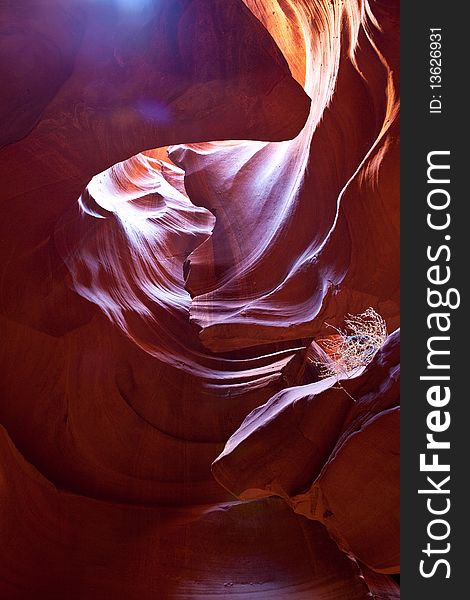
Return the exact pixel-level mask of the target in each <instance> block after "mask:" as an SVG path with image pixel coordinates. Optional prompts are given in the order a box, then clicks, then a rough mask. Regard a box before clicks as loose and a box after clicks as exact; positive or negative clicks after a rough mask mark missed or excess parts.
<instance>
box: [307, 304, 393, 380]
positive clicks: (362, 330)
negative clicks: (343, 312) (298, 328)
mask: <svg viewBox="0 0 470 600" xmlns="http://www.w3.org/2000/svg"><path fill="white" fill-rule="evenodd" d="M344 324H345V328H344V330H341V329H338V328H336V327H334V326H333V325H328V327H333V329H335V331H336V332H337V335H333V336H331V337H326V338H322V339H319V340H317V343H318V344H319V346H320V347H321V348H322V350H324V352H325V360H324V361H321V362H317V366H318V367H319V370H320V377H321V378H325V377H332V376H334V377H347V376H348V374H350V373H351V371H354V370H355V369H357V368H358V367H365V366H366V365H368V364H369V363H370V361H371V360H372V359H373V358H374V356H375V354H376V352H377V351H378V350H379V349H380V348H381V346H382V345H383V344H384V342H385V339H386V338H387V327H386V323H385V321H384V319H383V318H382V317H381V316H380V315H379V314H378V313H377V312H376V311H375V310H374V309H373V308H371V307H369V308H368V309H367V310H365V311H364V312H363V313H360V314H358V315H348V318H346V319H345V320H344Z"/></svg>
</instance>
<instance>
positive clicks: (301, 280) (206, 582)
mask: <svg viewBox="0 0 470 600" xmlns="http://www.w3.org/2000/svg"><path fill="white" fill-rule="evenodd" d="M398 10H399V6H398V2H396V1H395V0H392V1H390V2H387V1H374V0H369V1H365V2H363V1H359V0H344V1H341V0H328V1H326V0H244V1H243V2H242V0H132V1H131V0H21V1H17V0H4V1H3V2H1V3H0V75H1V81H2V86H1V91H0V124H1V127H0V182H1V183H0V196H1V210H2V219H1V220H0V326H1V330H2V344H1V347H0V389H1V396H0V539H1V544H0V598H1V599H2V600H3V599H5V600H42V599H45V600H65V599H67V600H108V599H111V598H113V599H116V600H120V599H123V600H147V599H148V600H173V599H175V600H177V599H198V600H209V599H211V598H214V599H222V598H224V599H225V598H234V599H238V600H242V599H244V598H247V599H251V598H253V599H254V600H264V599H265V600H283V599H291V598H292V599H293V600H301V599H302V600H304V599H305V600H310V599H312V600H366V599H369V598H371V597H372V598H380V599H381V600H383V599H396V598H398V597H399V589H398V586H397V584H396V582H395V578H393V577H391V575H392V574H395V573H398V571H399V553H398V542H399V515H398V505H399V501H398V485H399V472H398V468H399V465H398V454H399V442H398V431H399V374H400V366H399V330H398V327H399V296H398V294H399V256H398V243H399V204H398V202H399V197H398V187H399V185H398V184H399V181H398V175H399V173H398V169H399V162H398V150H399V148H398V143H399V140H398V132H399V129H398V115H399V101H398V98H399V90H398V85H399V80H398V66H399V65H398V59H399V13H398ZM369 307H371V308H372V309H374V310H375V311H376V312H377V313H378V314H380V315H381V316H382V317H383V318H384V319H385V322H386V325H387V330H388V333H389V335H388V337H387V339H386V341H385V343H384V344H383V346H382V347H380V348H378V349H376V350H377V351H376V352H375V354H374V356H370V360H369V359H368V360H367V361H365V362H364V365H362V366H361V367H360V368H357V369H355V370H354V371H352V372H346V373H339V374H338V376H337V377H335V376H331V377H327V378H322V376H321V369H320V368H319V362H325V361H326V362H328V361H329V360H331V357H330V356H328V354H327V353H325V351H323V350H322V349H321V343H320V342H321V339H322V338H325V337H326V336H330V338H331V339H333V340H334V336H335V335H337V333H338V331H339V330H342V328H344V322H345V319H347V318H348V314H352V315H354V314H359V313H363V312H364V311H365V310H366V309H368V308H369ZM333 327H335V328H337V329H336V330H335V329H333ZM350 337H351V339H352V338H353V336H350Z"/></svg>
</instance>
